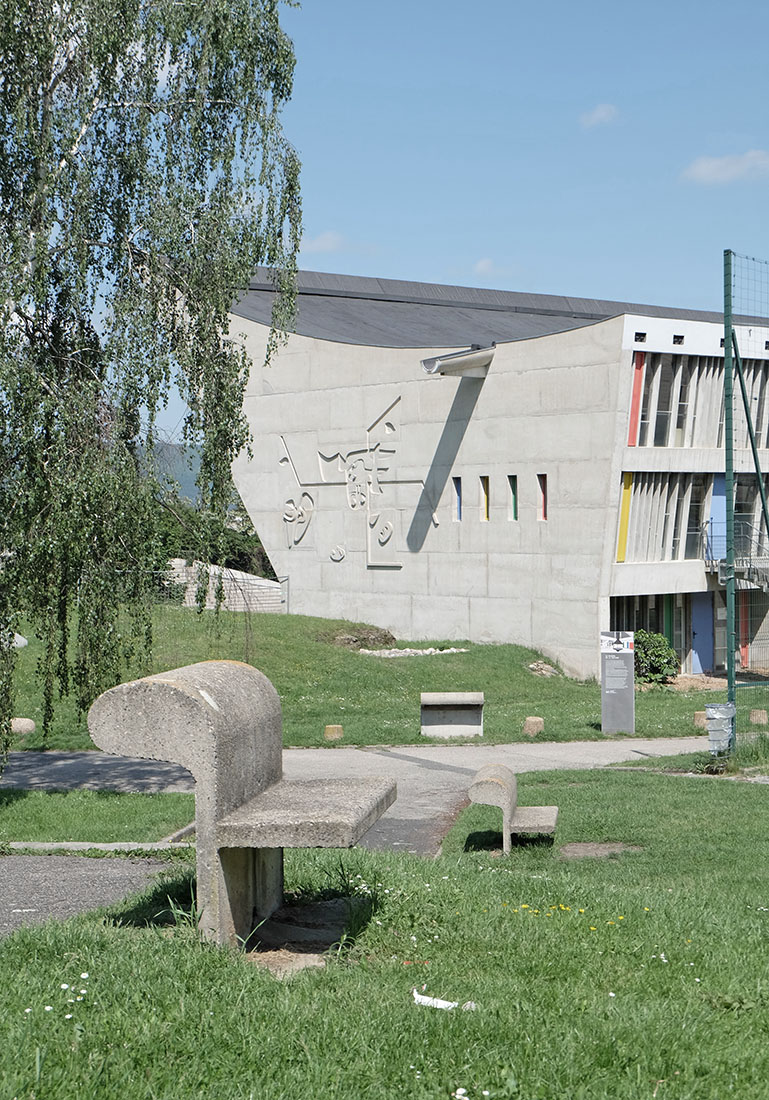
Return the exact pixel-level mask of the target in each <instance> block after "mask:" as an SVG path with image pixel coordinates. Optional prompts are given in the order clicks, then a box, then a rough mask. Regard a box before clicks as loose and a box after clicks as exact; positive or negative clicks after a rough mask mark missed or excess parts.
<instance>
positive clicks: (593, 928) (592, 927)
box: [590, 924, 598, 932]
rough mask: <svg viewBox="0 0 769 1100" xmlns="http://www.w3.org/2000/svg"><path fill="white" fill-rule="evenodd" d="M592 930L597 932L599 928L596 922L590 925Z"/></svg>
mask: <svg viewBox="0 0 769 1100" xmlns="http://www.w3.org/2000/svg"><path fill="white" fill-rule="evenodd" d="M590 931H591V932H597V931H598V929H597V928H596V926H595V925H594V924H591V925H590Z"/></svg>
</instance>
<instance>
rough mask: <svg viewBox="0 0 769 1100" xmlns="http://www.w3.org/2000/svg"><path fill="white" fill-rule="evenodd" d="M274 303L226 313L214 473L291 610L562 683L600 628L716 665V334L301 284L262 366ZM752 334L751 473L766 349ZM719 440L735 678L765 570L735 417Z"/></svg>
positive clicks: (393, 291) (386, 288)
mask: <svg viewBox="0 0 769 1100" xmlns="http://www.w3.org/2000/svg"><path fill="white" fill-rule="evenodd" d="M272 297H273V295H272V286H271V283H270V280H269V276H268V274H267V273H260V274H258V275H257V276H256V277H255V278H254V280H253V281H252V283H251V286H250V288H249V290H248V292H247V293H246V294H245V295H244V296H243V297H242V298H241V300H240V302H239V303H238V305H237V306H236V307H234V310H233V315H232V325H231V334H232V336H233V338H235V339H240V340H242V341H243V342H244V343H245V345H246V347H247V349H248V351H249V353H250V355H251V358H252V361H253V363H254V366H253V369H252V373H251V378H250V381H249V387H248V392H247V396H246V400H245V412H246V415H247V418H248V421H249V424H250V427H251V431H252V434H253V444H252V452H251V455H250V456H249V455H247V454H245V453H244V454H242V455H241V456H240V457H239V458H238V460H237V461H236V463H235V466H234V471H233V472H234V477H235V481H236V485H237V487H238V490H239V492H240V494H241V497H242V498H243V502H244V504H245V505H246V508H247V509H248V511H249V513H250V515H251V518H252V521H253V523H254V525H255V527H256V529H257V531H258V532H259V535H260V537H261V539H262V542H263V544H264V547H265V549H266V551H267V553H268V554H269V556H270V559H271V561H272V564H273V567H274V568H275V571H276V573H277V575H278V576H279V577H281V578H287V581H286V582H284V583H285V587H286V588H287V591H288V600H289V610H290V611H292V612H296V613H300V614H312V615H321V616H326V617H343V618H348V619H352V620H359V621H360V620H362V621H366V622H371V623H375V624H377V625H381V626H386V627H388V628H389V629H391V630H392V631H393V632H394V633H395V634H396V635H397V636H399V637H401V638H404V639H412V640H417V639H426V638H430V639H445V640H447V641H454V640H457V639H464V638H467V639H471V640H474V641H479V642H516V643H519V644H522V645H526V646H530V647H532V648H535V649H538V650H540V651H542V652H543V653H545V654H546V655H547V656H549V657H550V658H552V659H553V660H556V661H557V662H558V663H559V664H560V665H561V666H562V667H563V668H564V670H565V671H567V672H569V673H570V674H572V675H576V676H579V677H589V676H593V675H596V673H597V670H598V667H599V666H598V638H599V634H600V632H601V631H602V630H607V629H638V628H640V627H643V628H645V629H650V630H655V631H660V632H663V633H665V634H666V635H667V636H668V638H669V639H670V641H671V643H672V644H673V645H674V647H675V648H676V650H677V652H678V654H679V656H680V658H681V661H682V667H683V668H684V669H685V670H687V671H691V672H701V671H707V670H711V669H716V668H719V667H721V666H723V665H724V663H725V646H726V637H725V625H726V620H725V598H724V589H723V585H722V584H721V580H722V579H723V569H722V566H721V565H720V563H721V559H722V558H723V547H724V540H725V495H724V475H723V469H724V456H723V431H724V425H723V409H724V401H723V347H722V338H723V328H722V320H721V317H720V315H718V314H708V313H702V312H696V311H687V310H683V311H675V310H670V309H665V308H662V307H649V306H638V305H633V304H629V303H617V302H604V301H595V300H592V299H574V298H563V297H556V296H551V295H532V294H519V293H513V292H502V291H486V290H475V289H472V288H461V287H446V286H436V285H432V284H419V283H407V282H396V281H392V280H375V279H364V278H353V277H347V276H334V275H323V274H320V273H313V272H306V273H302V274H300V280H299V295H298V314H297V320H296V325H295V332H294V333H293V334H292V335H291V336H289V337H288V339H287V341H286V343H285V344H284V345H283V346H282V347H281V348H280V349H279V351H278V353H277V354H276V356H275V357H274V358H273V360H272V361H271V363H270V365H268V366H263V365H261V364H262V363H263V361H264V354H265V349H266V344H267V336H268V331H269V320H270V310H271V305H272ZM748 333H749V334H750V347H751V348H759V349H760V352H761V354H756V355H755V356H754V357H752V358H748V359H746V360H745V362H744V367H745V373H746V377H747V381H748V390H749V398H750V401H751V407H752V409H753V421H754V424H755V428H756V433H757V436H758V439H759V446H760V448H761V451H760V453H761V457H762V465H763V464H764V463H765V465H766V468H769V390H768V389H767V384H768V383H769V350H767V349H769V329H766V328H762V327H760V326H757V325H752V324H751V325H750V326H749V327H748V326H746V328H745V336H746V340H747V335H748ZM735 425H736V429H735V446H736V450H735V469H736V470H737V478H736V510H737V530H738V543H739V540H740V539H742V550H743V553H742V557H741V558H740V574H739V576H740V581H739V583H740V588H741V591H740V593H739V594H738V634H739V645H740V654H739V656H740V660H741V663H742V664H743V666H745V667H750V666H751V665H755V664H757V663H760V662H761V661H762V660H763V658H762V657H761V656H760V650H761V646H762V643H763V641H764V638H769V597H767V596H766V594H765V592H764V590H763V588H762V585H763V584H764V579H763V573H762V557H765V556H766V555H767V554H768V553H769V550H768V549H767V547H766V545H765V542H766V540H765V539H763V540H762V538H761V537H760V535H759V534H758V532H759V531H760V523H759V518H760V517H759V507H760V501H759V498H758V492H757V481H756V478H755V474H754V472H753V463H752V458H751V454H750V450H749V448H748V440H747V426H746V421H745V417H744V415H742V414H741V410H740V409H739V408H738V405H737V403H735ZM739 553H740V546H739V545H738V554H739ZM719 568H721V572H720V573H719ZM767 587H769V571H767Z"/></svg>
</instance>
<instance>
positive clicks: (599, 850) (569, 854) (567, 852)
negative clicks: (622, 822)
mask: <svg viewBox="0 0 769 1100" xmlns="http://www.w3.org/2000/svg"><path fill="white" fill-rule="evenodd" d="M642 851H643V848H639V847H638V846H637V845H635V844H622V843H620V842H616V843H615V842H612V841H608V842H605V843H603V844H597V843H595V842H593V841H575V842H573V843H572V844H564V845H562V847H561V848H560V849H559V851H558V854H559V856H560V857H561V859H610V858H611V857H613V856H621V855H622V854H623V853H624V852H642Z"/></svg>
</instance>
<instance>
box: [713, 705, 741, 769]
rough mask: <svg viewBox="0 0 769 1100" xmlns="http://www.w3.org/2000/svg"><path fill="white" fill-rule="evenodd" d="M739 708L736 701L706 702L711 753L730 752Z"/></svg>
mask: <svg viewBox="0 0 769 1100" xmlns="http://www.w3.org/2000/svg"><path fill="white" fill-rule="evenodd" d="M736 713H737V708H736V706H735V705H734V703H706V704H705V722H706V725H707V727H708V748H709V749H710V752H711V755H712V756H716V755H717V754H718V753H719V752H728V751H729V747H730V745H731V742H732V728H733V725H734V716H735V714H736Z"/></svg>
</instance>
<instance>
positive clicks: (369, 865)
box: [0, 772, 769, 1100]
mask: <svg viewBox="0 0 769 1100" xmlns="http://www.w3.org/2000/svg"><path fill="white" fill-rule="evenodd" d="M520 795H521V801H522V802H525V803H555V804H558V805H559V806H560V808H561V816H560V820H559V828H558V836H557V840H556V847H555V849H554V848H551V847H550V846H548V845H545V844H542V843H530V844H522V845H520V846H516V847H514V849H513V852H512V854H511V856H510V857H509V858H507V859H504V858H494V857H492V856H491V854H490V853H489V852H488V851H483V850H477V846H478V844H482V843H484V842H485V841H488V839H489V838H488V835H487V834H488V832H489V831H494V830H498V829H499V812H498V811H495V810H493V809H490V808H488V807H481V806H473V807H471V809H470V810H468V811H467V812H466V814H465V815H463V817H462V818H461V819H460V821H459V822H458V824H457V825H456V827H455V828H454V830H453V831H452V833H451V834H450V836H449V838H448V839H447V843H446V847H445V852H446V854H445V855H444V856H443V857H441V858H440V859H438V860H436V861H426V860H420V859H417V858H413V857H406V856H400V855H394V854H376V853H367V852H364V851H354V852H350V853H345V854H344V856H343V857H342V860H341V866H342V867H343V872H342V873H341V874H340V857H339V856H338V855H337V854H331V853H327V852H326V853H323V852H307V853H301V852H290V853H287V854H286V877H287V887H288V888H289V889H291V890H294V891H296V892H298V893H299V894H300V895H301V896H302V897H304V898H306V899H311V898H312V897H313V896H316V897H317V896H318V895H320V894H323V893H328V892H329V890H330V891H331V892H334V889H335V888H336V887H338V888H339V889H340V890H341V891H342V892H344V891H345V890H346V889H349V884H352V885H353V887H354V889H355V890H356V891H357V892H358V893H360V894H362V895H363V896H366V897H372V900H373V901H374V903H375V906H374V912H373V913H372V915H371V918H370V920H369V921H368V923H367V924H366V925H365V927H363V929H362V930H361V931H360V932H359V934H358V938H357V941H356V942H355V944H354V945H353V946H352V947H351V948H349V949H347V950H345V951H342V952H341V953H340V954H339V955H338V956H337V957H333V958H332V960H331V962H330V964H329V966H328V967H327V969H326V970H325V971H313V970H308V971H305V972H303V973H301V974H300V975H298V976H296V977H295V978H293V979H292V980H291V981H289V982H285V983H280V982H278V981H276V980H275V979H273V978H272V977H271V976H270V975H269V974H268V973H265V972H264V971H262V970H260V969H257V968H256V967H254V966H253V965H252V964H251V963H250V962H249V961H248V960H246V959H245V958H243V957H242V956H239V955H238V954H236V953H235V952H229V951H224V950H219V949H216V948H213V947H210V946H208V945H204V944H201V943H199V942H198V940H197V938H196V935H195V933H194V931H193V930H192V928H191V927H190V924H189V922H186V921H185V920H183V919H182V920H181V921H180V922H179V923H177V924H176V925H175V926H174V924H173V916H172V915H171V914H170V912H169V911H170V909H171V907H170V906H169V902H168V900H167V895H168V894H169V892H170V894H171V896H172V898H173V899H175V903H176V904H177V905H184V903H185V901H188V899H189V890H190V884H189V877H188V875H187V874H186V873H185V872H183V871H176V872H174V873H173V874H172V876H171V877H170V879H169V880H168V882H167V883H166V884H165V885H163V886H162V887H160V888H158V889H157V890H156V891H155V892H154V894H153V895H150V896H146V897H145V898H144V900H143V902H142V903H141V904H136V903H134V904H126V905H124V906H122V907H120V908H119V909H115V910H113V911H112V914H111V919H108V920H104V919H103V918H102V917H100V916H99V915H95V914H91V915H88V916H85V917H81V918H77V919H75V920H72V921H68V922H66V923H64V924H50V925H48V926H46V927H45V928H42V929H34V930H33V929H30V930H24V931H22V932H19V933H16V934H15V935H13V936H11V937H10V938H9V939H7V940H5V941H4V942H3V945H2V950H0V976H1V978H2V981H3V986H4V989H5V995H4V1003H3V1013H2V1023H0V1035H1V1036H2V1042H0V1077H2V1079H3V1082H4V1095H7V1096H9V1097H19V1098H21V1097H28V1098H31V1097H33V1096H34V1097H35V1098H36V1100H70V1098H71V1097H72V1096H112V1095H120V1096H121V1097H123V1098H124V1100H150V1098H152V1100H180V1098H188V1097H198V1096H206V1097H208V1098H211V1100H220V1098H221V1100H240V1098H242V1100H247V1098H250V1097H253V1098H259V1100H261V1098H265V1100H266V1098H270V1100H272V1098H275V1100H279V1098H286V1100H287V1098H292V1100H293V1098H295V1097H303V1096H314V1097H322V1098H323V1100H334V1098H340V1100H349V1098H351V1097H356V1098H359V1097H363V1098H371V1100H381V1098H382V1097H387V1096H409V1097H417V1098H442V1100H449V1098H450V1097H451V1096H452V1095H460V1096H462V1095H466V1096H467V1097H468V1098H469V1100H479V1098H481V1097H483V1096H489V1097H491V1098H507V1100H510V1098H523V1097H525V1098H527V1100H533V1098H538V1100H555V1098H556V1097H558V1098H561V1097H569V1098H570V1100H579V1098H581V1100H630V1098H632V1100H636V1098H638V1100H640V1098H644V1100H646V1098H655V1097H656V1098H657V1100H664V1098H666V1097H668V1098H672V1097H675V1098H677V1100H680V1098H687V1100H717V1098H720V1097H724V1096H732V1095H734V1096H743V1097H756V1098H757V1097H761V1096H764V1095H765V1092H766V1081H767V1080H769V1042H768V1041H767V1040H769V1012H768V1011H767V1010H768V1009H769V991H768V990H769V986H768V985H767V979H768V978H769V974H768V973H767V962H766V943H767V937H768V936H769V887H767V881H766V874H765V867H766V865H767V861H768V860H769V836H768V835H767V830H766V828H765V825H764V819H765V813H766V797H767V792H766V790H765V789H764V788H761V787H757V786H748V785H745V784H735V783H728V782H721V781H717V780H708V779H702V780H698V779H693V780H681V779H676V778H673V777H668V776H656V775H648V774H644V773H640V774H634V773H628V772H623V773H613V772H590V773H586V772H571V773H554V772H550V773H547V774H542V775H537V776H522V777H521V780H520ZM570 841H618V842H624V843H625V844H627V845H632V846H635V847H637V848H638V849H640V850H638V851H634V852H627V853H625V854H624V855H622V856H621V857H619V858H615V859H610V860H597V859H593V860H583V861H579V862H566V861H564V860H562V859H560V858H559V857H558V855H557V850H558V848H559V847H560V846H561V845H562V844H564V843H566V842H570ZM495 842H496V843H498V838H495ZM466 848H469V849H470V850H468V851H466V850H465V849H466ZM161 911H164V914H163V915H162V916H161V917H159V918H158V922H157V923H156V922H154V921H153V914H155V913H160V912H161ZM163 922H165V923H163ZM423 985H424V986H425V987H426V988H425V993H427V994H428V995H431V996H436V997H442V998H447V999H449V1000H452V1001H458V1002H460V1004H461V1003H464V1002H466V1001H473V1002H475V1005H476V1008H475V1010H474V1011H466V1012H463V1011H461V1010H459V1009H457V1010H455V1011H452V1012H443V1011H439V1010H437V1009H433V1008H428V1007H422V1006H419V1005H416V1004H415V1003H414V1001H413V997H412V992H411V991H412V988H413V987H418V988H420V989H421V987H422V986H423ZM81 990H84V991H85V992H80V991H81ZM79 998H82V1000H81V999H79ZM47 1006H50V1007H47ZM459 1089H462V1090H465V1092H464V1093H458V1092H457V1090H459Z"/></svg>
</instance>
